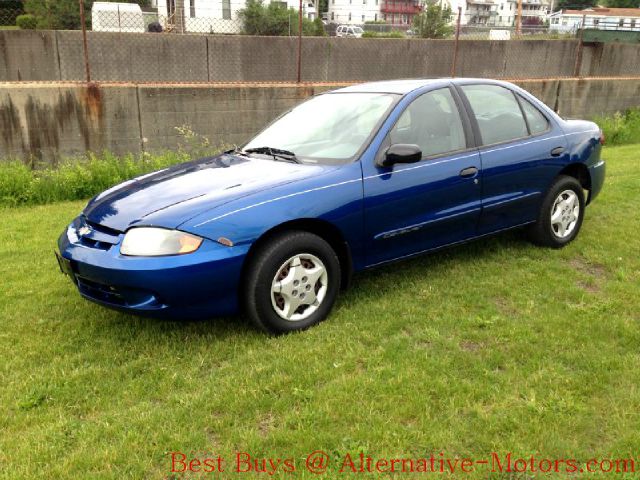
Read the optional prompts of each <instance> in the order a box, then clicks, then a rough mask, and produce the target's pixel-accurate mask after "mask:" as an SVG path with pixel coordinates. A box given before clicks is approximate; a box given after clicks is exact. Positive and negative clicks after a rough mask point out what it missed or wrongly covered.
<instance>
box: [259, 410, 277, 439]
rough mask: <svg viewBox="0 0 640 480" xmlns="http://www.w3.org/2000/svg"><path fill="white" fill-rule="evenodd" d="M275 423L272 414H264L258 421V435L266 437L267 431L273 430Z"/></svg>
mask: <svg viewBox="0 0 640 480" xmlns="http://www.w3.org/2000/svg"><path fill="white" fill-rule="evenodd" d="M275 423H276V418H275V417H274V416H273V414H272V413H271V412H269V413H267V414H266V415H264V416H263V417H262V418H261V419H260V421H259V422H258V432H260V436H261V437H267V436H268V435H269V432H271V430H273V427H274V426H275Z"/></svg>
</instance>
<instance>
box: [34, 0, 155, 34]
mask: <svg viewBox="0 0 640 480" xmlns="http://www.w3.org/2000/svg"><path fill="white" fill-rule="evenodd" d="M93 1H94V0H83V2H84V12H85V20H86V22H87V27H89V26H90V25H91V6H92V5H93ZM103 1H104V0H103ZM106 1H110V2H113V1H121V2H124V3H137V4H139V5H140V6H143V7H144V6H148V5H150V4H151V2H150V0H130V1H126V0H106ZM24 11H25V12H27V13H30V14H31V15H33V16H34V17H35V18H36V23H37V27H38V28H39V29H43V30H77V29H79V28H80V27H81V24H80V6H79V3H78V0H25V2H24Z"/></svg>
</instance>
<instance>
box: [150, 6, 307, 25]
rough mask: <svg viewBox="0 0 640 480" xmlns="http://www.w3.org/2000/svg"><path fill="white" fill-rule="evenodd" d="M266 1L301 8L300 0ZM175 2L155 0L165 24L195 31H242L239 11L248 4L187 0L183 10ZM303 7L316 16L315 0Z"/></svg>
mask: <svg viewBox="0 0 640 480" xmlns="http://www.w3.org/2000/svg"><path fill="white" fill-rule="evenodd" d="M265 3H281V4H283V5H284V6H286V7H287V8H293V9H295V10H296V11H297V10H298V8H299V0H265ZM176 4H177V2H176V0H155V6H156V7H157V9H158V17H159V21H160V23H161V24H162V25H163V27H165V28H177V29H181V28H182V29H184V30H185V31H186V32H193V33H240V31H241V29H242V25H241V22H240V21H239V19H238V11H240V10H242V9H243V8H244V7H245V6H246V0H184V2H183V4H184V9H183V11H182V12H179V11H178V10H179V8H177V5H176ZM302 8H303V12H304V15H305V16H306V17H307V18H310V19H314V18H315V15H316V9H315V6H314V1H313V0H303V2H302Z"/></svg>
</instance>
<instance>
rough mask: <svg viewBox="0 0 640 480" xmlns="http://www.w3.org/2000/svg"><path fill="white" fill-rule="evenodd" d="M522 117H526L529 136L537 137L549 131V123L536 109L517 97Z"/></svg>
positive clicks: (527, 101)
mask: <svg viewBox="0 0 640 480" xmlns="http://www.w3.org/2000/svg"><path fill="white" fill-rule="evenodd" d="M518 98H519V99H520V104H521V105H522V110H524V115H525V117H527V123H528V124H529V131H530V132H531V135H537V134H538V133H543V132H546V131H547V130H549V121H548V120H547V118H546V117H545V116H544V115H542V113H540V110H538V109H537V108H536V107H534V106H533V105H532V104H531V102H529V100H526V99H524V98H523V97H521V96H519V95H518Z"/></svg>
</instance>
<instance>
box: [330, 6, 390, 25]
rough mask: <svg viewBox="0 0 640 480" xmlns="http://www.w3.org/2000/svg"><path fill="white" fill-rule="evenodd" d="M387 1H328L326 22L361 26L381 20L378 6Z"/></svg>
mask: <svg viewBox="0 0 640 480" xmlns="http://www.w3.org/2000/svg"><path fill="white" fill-rule="evenodd" d="M386 1H387V0H329V5H328V11H327V21H329V22H332V23H339V24H353V25H362V24H363V23H365V22H378V21H381V20H383V18H382V13H381V11H380V4H381V3H382V2H386Z"/></svg>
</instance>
